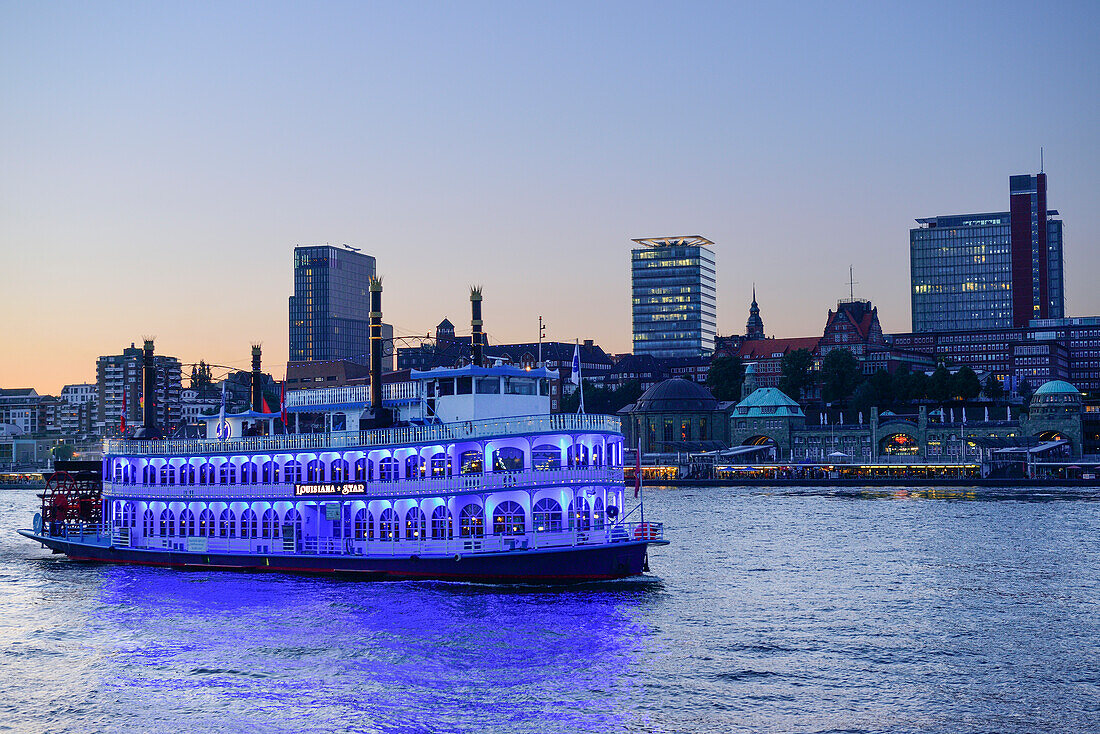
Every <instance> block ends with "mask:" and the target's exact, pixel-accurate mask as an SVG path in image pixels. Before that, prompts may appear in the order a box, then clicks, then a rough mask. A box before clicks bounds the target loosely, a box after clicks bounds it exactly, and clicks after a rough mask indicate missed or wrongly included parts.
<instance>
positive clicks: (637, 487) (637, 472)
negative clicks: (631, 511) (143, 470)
mask: <svg viewBox="0 0 1100 734" xmlns="http://www.w3.org/2000/svg"><path fill="white" fill-rule="evenodd" d="M634 496H635V497H637V498H638V507H639V508H640V510H641V516H642V517H641V520H642V522H643V523H644V522H645V502H643V501H642V436H641V433H639V434H638V452H637V454H636V456H635V464H634Z"/></svg>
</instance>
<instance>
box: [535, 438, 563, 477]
mask: <svg viewBox="0 0 1100 734" xmlns="http://www.w3.org/2000/svg"><path fill="white" fill-rule="evenodd" d="M531 465H532V466H534V467H535V469H538V470H539V471H546V470H548V469H561V449H559V448H558V447H557V446H551V445H550V444H543V445H541V446H536V447H535V449H534V450H533V451H532V452H531Z"/></svg>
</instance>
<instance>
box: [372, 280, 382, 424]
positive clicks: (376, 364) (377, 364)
mask: <svg viewBox="0 0 1100 734" xmlns="http://www.w3.org/2000/svg"><path fill="white" fill-rule="evenodd" d="M370 407H371V410H373V411H374V417H375V420H376V421H377V420H378V418H379V416H380V415H381V413H382V279H381V278H374V277H372V278H371V279H370Z"/></svg>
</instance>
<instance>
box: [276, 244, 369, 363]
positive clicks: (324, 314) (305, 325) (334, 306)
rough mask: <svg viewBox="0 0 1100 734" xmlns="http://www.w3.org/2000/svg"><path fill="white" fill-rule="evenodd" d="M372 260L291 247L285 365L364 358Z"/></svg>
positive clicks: (338, 250) (334, 250)
mask: <svg viewBox="0 0 1100 734" xmlns="http://www.w3.org/2000/svg"><path fill="white" fill-rule="evenodd" d="M374 273H375V260H374V258H373V257H371V256H370V255H364V254H362V253H360V252H358V251H356V250H351V249H346V248H342V247H333V246H332V245H308V246H299V247H295V248H294V295H293V296H291V297H290V361H291V362H314V361H324V360H335V359H351V360H354V361H357V362H361V363H363V364H366V363H367V361H368V360H369V353H370V346H369V341H370V339H369V336H370V335H369V318H370V296H369V294H368V292H367V289H368V288H369V286H370V279H371V276H373V275H374Z"/></svg>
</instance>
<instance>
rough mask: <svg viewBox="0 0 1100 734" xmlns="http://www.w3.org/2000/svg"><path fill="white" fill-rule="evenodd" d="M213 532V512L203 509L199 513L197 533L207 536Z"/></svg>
mask: <svg viewBox="0 0 1100 734" xmlns="http://www.w3.org/2000/svg"><path fill="white" fill-rule="evenodd" d="M213 534H214V513H213V512H211V511H210V510H203V511H202V513H201V514H200V515H199V535H205V536H207V537H209V536H211V535H213Z"/></svg>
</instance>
